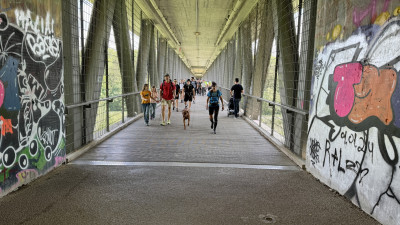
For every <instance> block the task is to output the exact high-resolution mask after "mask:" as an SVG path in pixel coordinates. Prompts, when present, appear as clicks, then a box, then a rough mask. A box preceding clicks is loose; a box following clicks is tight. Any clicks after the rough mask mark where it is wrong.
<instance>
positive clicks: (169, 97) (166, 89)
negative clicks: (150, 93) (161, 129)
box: [160, 74, 175, 126]
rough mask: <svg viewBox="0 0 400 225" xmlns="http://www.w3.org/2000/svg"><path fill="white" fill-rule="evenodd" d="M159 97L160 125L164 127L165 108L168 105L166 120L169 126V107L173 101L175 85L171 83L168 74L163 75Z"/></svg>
mask: <svg viewBox="0 0 400 225" xmlns="http://www.w3.org/2000/svg"><path fill="white" fill-rule="evenodd" d="M160 97H161V116H162V121H161V123H160V124H161V125H162V126H165V107H166V106H167V105H168V120H167V124H171V120H170V118H171V105H172V101H173V99H175V85H174V84H173V83H172V82H171V79H170V77H169V74H165V76H164V81H163V82H162V84H161V85H160Z"/></svg>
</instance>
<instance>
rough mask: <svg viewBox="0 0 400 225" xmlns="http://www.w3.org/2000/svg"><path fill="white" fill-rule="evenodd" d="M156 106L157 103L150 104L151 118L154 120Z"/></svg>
mask: <svg viewBox="0 0 400 225" xmlns="http://www.w3.org/2000/svg"><path fill="white" fill-rule="evenodd" d="M156 106H157V103H151V109H152V110H151V118H152V119H154V118H155V117H156Z"/></svg>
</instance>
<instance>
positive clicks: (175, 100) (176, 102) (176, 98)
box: [172, 79, 181, 112]
mask: <svg viewBox="0 0 400 225" xmlns="http://www.w3.org/2000/svg"><path fill="white" fill-rule="evenodd" d="M174 85H175V98H174V101H173V105H174V106H173V108H172V110H175V108H176V111H177V112H178V111H179V110H178V108H179V107H178V106H179V94H180V91H181V87H180V86H179V84H178V81H177V80H176V79H174Z"/></svg>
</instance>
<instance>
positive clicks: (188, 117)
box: [182, 108, 190, 130]
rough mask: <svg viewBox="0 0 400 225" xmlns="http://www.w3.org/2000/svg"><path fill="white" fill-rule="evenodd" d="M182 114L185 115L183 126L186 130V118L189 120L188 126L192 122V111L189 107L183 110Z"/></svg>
mask: <svg viewBox="0 0 400 225" xmlns="http://www.w3.org/2000/svg"><path fill="white" fill-rule="evenodd" d="M182 116H183V128H184V129H185V130H186V122H185V120H188V126H189V124H190V112H189V110H188V109H187V108H185V109H184V110H182Z"/></svg>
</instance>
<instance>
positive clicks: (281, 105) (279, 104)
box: [220, 87, 308, 116]
mask: <svg viewBox="0 0 400 225" xmlns="http://www.w3.org/2000/svg"><path fill="white" fill-rule="evenodd" d="M220 88H221V89H225V90H227V91H230V89H229V88H225V87H220ZM242 95H243V96H246V97H250V98H255V99H257V101H262V102H267V103H268V104H269V105H270V106H271V105H276V106H279V107H282V108H284V109H286V110H288V111H291V112H295V113H298V114H301V115H303V116H305V115H307V114H308V112H307V111H305V110H302V109H297V108H293V107H292V106H288V105H284V104H281V103H278V102H274V101H270V100H267V99H264V98H260V97H257V96H253V95H248V94H242Z"/></svg>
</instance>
